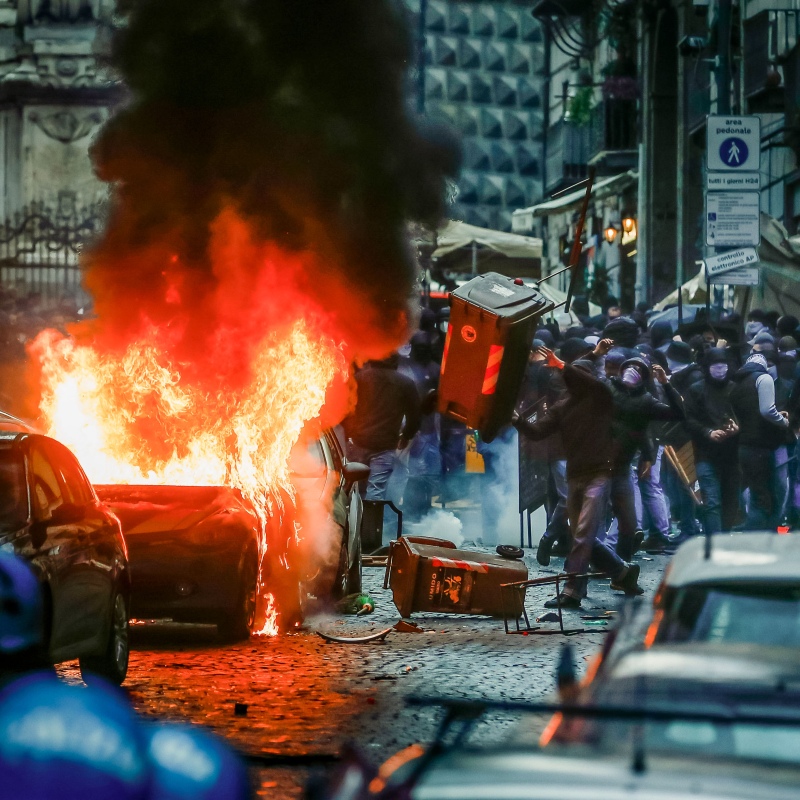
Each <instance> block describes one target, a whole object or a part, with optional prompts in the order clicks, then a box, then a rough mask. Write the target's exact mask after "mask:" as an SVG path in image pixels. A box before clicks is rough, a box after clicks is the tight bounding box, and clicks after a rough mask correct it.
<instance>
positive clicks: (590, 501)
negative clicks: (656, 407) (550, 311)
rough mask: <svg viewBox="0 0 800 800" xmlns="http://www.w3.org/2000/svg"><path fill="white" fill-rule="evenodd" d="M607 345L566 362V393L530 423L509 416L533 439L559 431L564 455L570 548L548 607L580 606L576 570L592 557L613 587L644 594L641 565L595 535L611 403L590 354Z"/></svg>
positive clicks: (606, 469)
mask: <svg viewBox="0 0 800 800" xmlns="http://www.w3.org/2000/svg"><path fill="white" fill-rule="evenodd" d="M610 347H611V342H610V341H609V340H603V341H602V342H600V343H599V344H598V345H597V347H596V348H595V351H594V353H593V354H591V355H590V357H589V358H588V359H579V360H577V361H576V362H575V363H574V364H572V365H570V364H568V365H566V366H565V367H564V383H565V384H566V387H567V395H566V397H565V398H564V399H563V400H560V401H559V402H557V403H556V404H555V405H554V406H552V407H551V408H549V409H548V410H547V413H546V414H545V415H544V416H543V417H542V418H541V419H537V421H536V422H533V423H530V422H527V421H526V420H525V419H523V418H521V417H520V416H519V415H518V414H517V413H516V412H515V413H514V415H513V417H512V423H513V425H514V426H515V427H516V428H517V430H518V431H519V432H520V434H522V435H523V436H527V437H528V438H530V439H533V440H534V441H541V440H542V439H546V438H548V437H549V436H552V435H553V434H554V433H557V432H558V433H560V434H561V438H562V442H563V445H564V450H565V452H566V456H567V482H568V485H569V489H568V500H567V509H568V512H569V519H570V528H571V529H572V551H571V552H570V554H569V556H568V558H567V560H566V562H565V563H564V571H565V572H567V573H570V577H569V578H568V579H567V581H566V584H565V586H564V590H563V591H562V593H561V594H560V595H558V596H557V597H555V598H553V599H552V600H548V601H547V602H546V603H545V606H546V607H547V608H558V607H559V606H560V607H562V608H580V606H581V600H582V598H583V597H584V596H585V594H586V586H587V579H586V578H584V577H576V576H579V575H584V574H585V573H586V572H587V571H588V567H589V564H590V563H591V564H592V565H593V567H594V568H595V569H596V570H598V571H600V572H605V573H607V574H608V575H609V576H610V577H611V581H612V582H611V588H612V589H615V590H617V591H622V592H625V594H628V595H638V594H643V590H642V589H641V588H640V587H639V584H638V578H639V569H640V568H639V565H638V564H628V563H625V562H624V561H623V560H622V559H621V558H620V557H619V556H618V555H617V554H615V553H614V552H613V551H612V550H610V549H609V548H607V547H606V546H605V545H603V544H602V543H601V542H599V541H598V540H597V533H598V531H599V530H600V526H601V521H602V518H603V517H604V515H605V508H606V503H607V497H608V484H609V481H610V473H611V465H612V454H613V435H612V418H613V413H614V405H613V400H612V397H611V392H610V390H609V387H608V386H607V384H605V383H604V382H603V381H601V380H600V379H598V378H596V377H595V376H594V374H593V373H594V369H595V364H594V360H595V359H597V358H599V357H600V356H602V355H605V353H607V352H608V350H609V349H610ZM549 355H550V354H548V356H549Z"/></svg>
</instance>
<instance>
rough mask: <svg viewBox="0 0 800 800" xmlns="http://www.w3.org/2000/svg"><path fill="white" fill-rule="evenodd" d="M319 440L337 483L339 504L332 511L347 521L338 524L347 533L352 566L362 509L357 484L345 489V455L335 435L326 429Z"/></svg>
mask: <svg viewBox="0 0 800 800" xmlns="http://www.w3.org/2000/svg"><path fill="white" fill-rule="evenodd" d="M321 441H322V444H323V446H324V449H325V450H326V451H327V454H328V458H329V460H330V462H331V464H332V469H333V475H334V478H335V480H336V481H337V484H338V485H337V489H336V490H335V496H336V498H337V504H336V505H338V506H339V509H338V512H337V510H336V505H335V506H334V513H335V514H336V513H338V515H339V517H340V518H342V520H346V521H347V524H346V525H345V524H344V522H342V523H340V524H341V525H342V527H343V528H344V530H345V533H346V535H347V557H348V562H349V566H352V565H353V561H354V560H355V558H356V557H357V553H358V544H359V543H358V541H357V538H358V537H359V536H360V535H361V534H360V531H361V514H362V510H363V504H362V502H361V495H360V494H359V491H358V486H357V485H353V486H351V487H350V491H349V493H348V491H347V487H346V485H345V478H344V464H345V457H344V452H343V451H342V448H341V445H340V444H339V440H338V439H337V438H336V435H335V434H334V433H332V432H330V431H328V432H327V433H326V434H325V436H323V438H322V440H321Z"/></svg>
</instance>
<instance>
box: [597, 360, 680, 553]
mask: <svg viewBox="0 0 800 800" xmlns="http://www.w3.org/2000/svg"><path fill="white" fill-rule="evenodd" d="M652 375H653V377H654V378H655V379H656V381H658V383H659V384H660V385H661V386H662V387H663V392H664V398H665V399H666V402H663V401H661V400H659V399H657V398H656V397H654V396H653V395H652V394H650V392H649V391H648V389H647V386H648V384H649V383H650V377H651V373H650V367H649V366H648V365H647V362H646V361H645V360H644V359H643V358H640V357H638V356H636V357H634V358H629V359H628V360H627V361H625V362H624V363H623V364H622V366H621V367H620V373H619V377H616V378H611V380H610V381H609V384H608V385H609V388H610V389H611V395H612V398H613V400H614V423H613V452H612V474H611V483H610V486H609V492H610V497H611V508H612V511H613V512H614V516H615V517H616V518H617V523H618V525H619V540H618V542H617V553H618V554H619V556H620V557H621V558H622V559H623V560H626V561H629V560H630V559H631V558H633V554H634V552H635V549H636V545H635V537H636V506H635V502H634V495H633V486H632V484H631V479H630V468H631V467H630V465H631V461H632V460H633V457H634V456H635V455H636V453H637V452H641V453H642V454H643V455H644V458H643V459H642V460H640V475H641V474H644V473H646V472H647V470H648V464H647V459H648V457H649V458H650V460H652V455H649V454H651V451H652V444H651V442H650V439H649V436H648V430H647V429H648V426H649V425H650V423H651V422H668V421H682V420H683V419H684V418H685V415H684V408H683V400H682V399H681V396H680V395H679V394H678V392H677V391H676V390H675V388H674V387H672V386H671V385H670V383H669V378H667V374H666V372H664V369H663V368H662V367H660V366H659V365H658V364H656V365H654V366H653V370H652Z"/></svg>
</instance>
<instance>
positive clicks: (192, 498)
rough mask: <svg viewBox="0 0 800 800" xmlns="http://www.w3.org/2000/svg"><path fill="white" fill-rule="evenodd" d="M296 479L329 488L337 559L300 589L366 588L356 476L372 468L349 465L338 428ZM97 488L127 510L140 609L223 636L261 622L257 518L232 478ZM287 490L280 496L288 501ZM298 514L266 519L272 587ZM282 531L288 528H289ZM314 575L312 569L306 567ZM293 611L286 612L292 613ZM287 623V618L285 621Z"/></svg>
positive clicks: (314, 445)
mask: <svg viewBox="0 0 800 800" xmlns="http://www.w3.org/2000/svg"><path fill="white" fill-rule="evenodd" d="M304 452H305V454H306V455H307V456H310V458H309V457H305V458H302V459H299V462H300V464H301V466H300V471H299V472H293V475H292V478H293V481H294V482H295V484H305V486H304V490H305V491H306V492H308V493H310V494H311V495H317V496H319V497H322V496H323V495H325V494H326V493H328V492H330V496H331V500H332V505H331V517H332V522H333V525H334V527H335V531H336V534H337V535H338V541H337V542H336V543H335V544H336V545H337V546H336V548H335V551H334V552H333V553H332V557H331V559H329V560H330V562H331V563H330V564H327V565H323V566H322V567H320V568H319V569H318V570H317V571H316V572H315V574H314V576H312V580H310V581H308V582H307V583H305V584H303V585H301V581H302V579H301V578H300V577H298V576H296V575H294V574H292V575H289V576H288V577H289V578H290V579H291V580H294V581H295V583H296V584H297V586H296V590H295V591H294V594H295V595H297V603H298V606H299V604H300V600H301V598H300V597H299V595H300V594H301V592H305V591H310V592H312V593H314V594H317V595H320V594H322V595H330V596H332V597H334V598H336V597H340V596H342V595H344V594H347V593H349V592H356V591H360V589H361V540H360V535H359V530H360V522H361V510H362V506H361V498H360V496H359V494H358V490H357V486H356V484H357V482H358V481H359V480H361V479H363V478H364V477H365V475H366V473H367V468H366V467H364V466H363V465H360V464H352V463H351V464H348V463H347V460H346V458H345V456H344V453H343V450H342V447H341V444H340V443H339V440H338V439H337V437H336V435H335V434H334V433H333V432H332V431H326V432H324V433H323V434H322V435H321V436H320V437H319V438H318V439H312V440H310V441H309V443H308V444H307V445H306V450H305V451H304ZM95 488H96V491H97V493H98V495H99V497H100V498H101V499H102V500H103V501H104V502H106V503H107V504H108V506H109V507H110V508H111V509H113V510H114V512H115V513H116V514H117V515H118V516H119V518H120V520H121V522H122V529H123V533H124V535H125V540H126V542H127V546H128V550H129V557H130V563H131V576H132V616H133V617H136V618H138V619H144V620H161V619H171V620H173V621H175V622H190V623H211V624H216V625H217V628H218V631H219V633H220V635H221V636H222V637H223V638H224V639H227V640H230V641H236V640H241V639H245V638H247V636H249V634H250V633H251V632H252V631H253V630H254V628H255V627H257V626H258V622H259V611H260V609H259V587H258V576H259V570H260V568H261V564H260V558H261V556H260V554H259V525H260V523H259V520H258V517H257V515H256V512H255V510H254V508H253V507H252V505H251V504H250V503H249V501H248V500H247V499H245V498H244V497H243V496H242V494H241V492H240V491H239V490H238V489H233V488H230V487H225V486H143V485H98V486H96V487H95ZM287 503H288V500H287V499H286V498H283V499H282V501H281V503H279V505H283V506H284V507H285V506H286V505H287ZM287 524H290V520H287V519H283V520H282V519H280V518H279V517H278V516H277V515H276V516H273V517H270V519H268V520H267V531H266V535H267V541H268V547H267V556H266V558H267V562H266V563H265V565H264V568H263V569H262V570H261V575H262V580H263V581H264V583H265V586H264V587H263V588H264V590H265V591H267V592H270V591H272V590H274V587H273V582H274V583H278V582H280V581H281V580H282V576H281V575H280V574H278V573H279V566H278V564H277V560H278V559H277V556H278V555H279V553H280V552H281V547H280V546H279V543H280V542H281V540H286V539H287V538H288V537H287V535H285V532H284V529H285V527H286V526H287ZM282 532H283V533H282ZM303 577H306V576H303ZM287 618H288V612H287ZM287 627H288V625H287Z"/></svg>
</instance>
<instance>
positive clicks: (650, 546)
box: [641, 534, 670, 553]
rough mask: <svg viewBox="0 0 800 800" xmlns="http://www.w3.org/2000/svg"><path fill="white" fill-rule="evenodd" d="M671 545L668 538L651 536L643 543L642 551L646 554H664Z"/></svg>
mask: <svg viewBox="0 0 800 800" xmlns="http://www.w3.org/2000/svg"><path fill="white" fill-rule="evenodd" d="M669 543H670V542H669V539H667V538H666V537H664V536H658V535H653V534H651V535H650V536H648V537H647V538H646V539H645V540H644V541H643V542H642V547H641V549H642V550H644V551H645V552H646V553H663V552H664V550H665V549H666V547H667V545H668V544H669Z"/></svg>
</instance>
